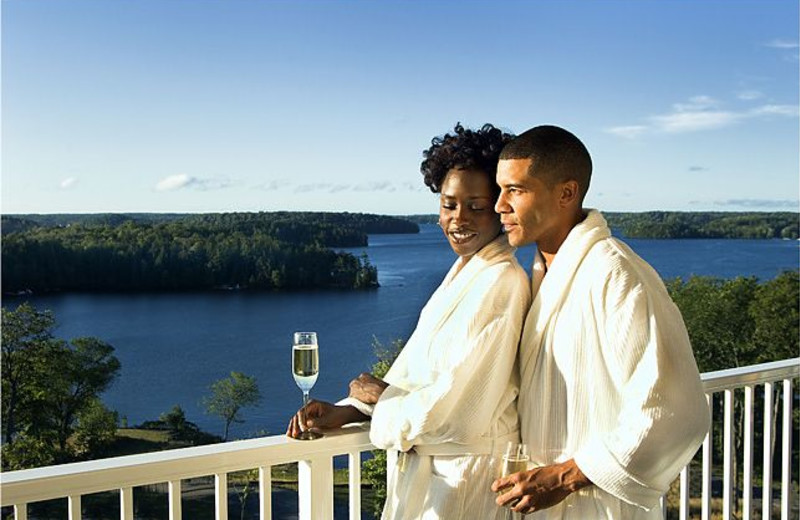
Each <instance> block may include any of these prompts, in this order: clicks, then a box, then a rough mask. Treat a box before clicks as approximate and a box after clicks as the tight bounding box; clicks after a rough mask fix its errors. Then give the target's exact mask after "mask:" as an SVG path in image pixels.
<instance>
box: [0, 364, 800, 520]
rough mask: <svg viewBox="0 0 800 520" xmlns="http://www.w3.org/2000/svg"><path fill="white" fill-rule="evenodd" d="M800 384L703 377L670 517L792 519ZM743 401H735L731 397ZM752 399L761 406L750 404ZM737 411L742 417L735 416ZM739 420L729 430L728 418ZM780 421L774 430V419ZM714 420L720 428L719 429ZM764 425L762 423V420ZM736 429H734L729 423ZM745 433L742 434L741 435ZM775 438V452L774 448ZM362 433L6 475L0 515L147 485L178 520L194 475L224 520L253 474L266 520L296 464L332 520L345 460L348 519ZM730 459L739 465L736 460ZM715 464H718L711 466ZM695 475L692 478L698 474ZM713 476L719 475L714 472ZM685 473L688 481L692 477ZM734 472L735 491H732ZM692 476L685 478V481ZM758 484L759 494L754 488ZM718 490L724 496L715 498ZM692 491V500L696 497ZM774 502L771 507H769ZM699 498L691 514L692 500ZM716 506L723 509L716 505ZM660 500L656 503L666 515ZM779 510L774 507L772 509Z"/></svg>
mask: <svg viewBox="0 0 800 520" xmlns="http://www.w3.org/2000/svg"><path fill="white" fill-rule="evenodd" d="M799 376H800V358H796V359H791V360H786V361H778V362H774V363H766V364H762V365H755V366H750V367H745V368H737V369H731V370H722V371H719V372H712V373H707V374H703V382H704V385H705V391H706V395H707V398H708V399H709V403H712V405H713V404H714V403H717V402H719V405H718V406H715V408H717V407H721V408H722V413H721V416H720V414H719V413H717V414H715V415H716V418H715V427H713V428H712V430H711V433H709V435H708V436H707V437H706V440H705V442H704V444H703V447H702V449H701V450H700V451H699V452H698V457H697V459H698V461H696V462H695V463H693V464H690V465H689V466H687V468H685V469H684V471H683V472H682V473H681V475H680V478H679V491H678V493H677V494H678V495H679V498H678V499H677V511H678V513H677V514H678V516H679V518H680V519H681V520H683V519H686V518H690V517H696V516H697V514H696V510H697V509H699V513H700V515H701V517H702V518H703V519H710V518H711V515H712V511H713V512H714V514H715V515H716V514H718V512H717V510H719V509H721V514H722V517H723V518H724V519H725V520H728V519H731V518H734V517H736V518H743V519H745V520H748V519H751V518H754V514H755V515H758V514H760V517H761V518H762V519H767V518H777V516H776V513H775V509H777V510H778V511H779V513H778V514H779V515H780V518H781V519H782V520H788V519H789V518H790V517H795V518H796V514H797V511H796V508H797V494H796V493H795V492H794V491H793V489H792V480H793V478H794V480H797V473H794V475H793V474H792V470H793V469H794V470H795V471H796V468H793V465H792V456H791V447H792V405H793V402H794V400H795V399H794V398H793V397H792V396H793V393H792V381H793V380H794V379H797V378H798V377H799ZM741 393H743V399H740V397H742V396H739V394H741ZM757 396H760V399H758V400H759V401H760V402H759V403H758V405H756V403H755V401H756V400H757ZM737 407H738V409H742V410H743V411H742V412H741V413H740V414H738V415H737V414H736V413H735V410H736V409H737ZM758 407H760V410H761V414H760V417H761V418H762V420H761V421H760V422H761V423H762V424H760V425H758V427H759V429H760V431H762V432H763V435H762V436H761V439H762V442H761V445H762V446H761V449H760V454H761V457H760V462H761V463H760V466H759V468H760V471H757V468H756V464H755V462H756V461H755V460H754V456H755V454H757V453H759V450H758V449H757V447H756V443H755V439H756V436H755V434H754V432H755V431H756V430H755V427H756V424H755V423H756V417H757V416H759V414H758V413H757V410H759V408H758ZM740 416H741V417H743V420H742V421H735V420H734V418H735V417H740ZM777 417H780V424H779V425H777V426H776V424H775V423H774V421H775V418H777ZM720 419H721V422H720ZM763 419H766V420H763ZM737 422H738V423H740V424H743V425H744V427H743V428H740V429H739V430H737V429H736V428H735V426H736V425H735V423H737ZM742 430H743V431H742ZM720 431H721V435H722V446H723V448H724V449H723V453H724V455H723V461H722V466H721V468H720V467H719V463H718V462H719V461H713V460H712V458H713V457H712V454H713V451H714V450H713V446H714V435H716V434H718V433H719V432H720ZM737 431H740V433H741V436H740V438H741V439H743V441H742V442H743V450H742V451H741V452H739V451H737V450H735V444H736V442H735V439H736V436H735V434H736V432H737ZM778 431H779V432H780V435H779V436H780V443H778V444H777V445H775V439H777V437H778V435H777V434H778ZM372 448H373V446H372V445H371V444H370V442H369V436H368V432H367V430H366V429H365V428H364V427H353V428H345V429H343V430H341V431H337V432H334V433H331V434H328V435H326V436H325V437H324V438H322V439H319V440H315V441H313V442H307V441H296V440H292V439H288V438H286V437H285V436H273V437H265V438H260V439H252V440H245V441H237V442H228V443H223V444H215V445H208V446H200V447H194V448H184V449H176V450H170V451H163V452H156V453H147V454H141V455H131V456H126V457H117V458H111V459H103V460H95V461H89V462H79V463H74V464H64V465H60V466H50V467H44V468H37V469H30V470H23V471H12V472H7V473H3V474H0V487H1V489H0V491H2V499H1V500H0V502H1V503H2V506H3V507H6V506H13V508H14V514H15V518H16V520H26V519H27V517H28V504H31V503H35V502H40V501H45V500H51V499H58V498H61V499H63V498H66V499H67V514H68V518H69V519H70V520H79V519H80V518H81V509H82V508H81V497H82V496H85V495H89V494H93V493H99V492H106V491H116V492H118V493H119V511H120V518H121V519H122V520H133V519H134V504H133V495H134V494H133V489H134V488H135V487H138V486H146V485H151V484H163V483H166V484H167V489H168V493H167V496H168V498H167V499H168V511H169V513H168V515H169V519H170V520H178V519H180V518H181V517H182V515H181V483H182V481H185V480H187V479H192V478H196V477H201V476H213V477H214V496H215V517H216V519H217V520H225V519H227V518H228V500H227V498H228V474H229V473H233V472H238V471H243V470H252V469H258V473H259V487H258V500H259V505H260V515H261V516H260V518H261V519H262V520H268V519H271V518H272V504H271V492H270V490H271V487H272V483H271V467H272V466H274V465H277V464H284V463H288V462H297V463H298V512H299V515H298V516H299V518H300V519H301V520H310V519H314V520H331V519H332V518H333V457H334V456H339V455H346V456H347V457H348V467H349V472H348V473H349V518H350V519H351V520H354V519H360V518H361V453H362V452H364V451H368V450H370V449H372ZM778 454H779V457H777V458H778V459H779V461H780V462H779V465H780V481H779V486H778V489H777V490H773V475H774V474H775V470H777V467H776V466H775V465H774V461H775V459H776V455H778ZM737 455H738V456H737ZM737 460H741V461H742V463H741V466H740V467H741V469H742V470H741V472H739V471H738V470H735V467H737V464H736V463H735V461H737ZM715 462H716V464H715ZM698 465H699V467H700V468H701V471H700V475H699V481H700V482H699V486H697V485H694V486H693V484H697V481H698V478H697V477H698V476H697V475H696V473H697V471H696V467H697V466H698ZM720 469H721V471H720ZM690 471H691V472H692V474H691V475H690ZM740 473H741V479H742V485H741V490H740V491H737V486H736V485H735V482H736V481H737V475H739V474H740ZM690 477H692V478H690ZM759 477H760V480H761V485H760V487H759V486H757V482H756V481H757V480H759ZM719 482H721V484H722V493H721V497H718V496H717V495H720V493H715V492H714V485H715V484H716V483H719ZM695 488H699V489H698V491H699V497H697V496H693V495H695V494H696V493H695V491H694V489H695ZM754 489H755V490H760V495H761V500H760V507H758V506H759V504H757V503H756V500H754V492H753V491H754ZM778 494H779V500H774V499H775V498H778V497H776V496H775V495H778ZM698 498H699V502H700V504H699V507H698V505H697V499H698ZM720 501H721V504H720ZM666 503H667V500H666V499H665V500H664V501H662V504H663V505H662V508H663V509H664V514H665V516H666V509H667V506H666ZM775 506H779V507H775ZM793 515H794V516H793Z"/></svg>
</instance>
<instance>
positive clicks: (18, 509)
mask: <svg viewBox="0 0 800 520" xmlns="http://www.w3.org/2000/svg"><path fill="white" fill-rule="evenodd" d="M14 520H28V504H14Z"/></svg>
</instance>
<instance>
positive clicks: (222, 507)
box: [214, 473, 228, 520]
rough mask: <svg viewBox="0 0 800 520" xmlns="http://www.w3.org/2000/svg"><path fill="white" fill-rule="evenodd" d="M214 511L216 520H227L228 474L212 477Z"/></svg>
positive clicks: (218, 474)
mask: <svg viewBox="0 0 800 520" xmlns="http://www.w3.org/2000/svg"><path fill="white" fill-rule="evenodd" d="M214 509H215V518H216V520H228V474H227V473H216V474H215V475H214Z"/></svg>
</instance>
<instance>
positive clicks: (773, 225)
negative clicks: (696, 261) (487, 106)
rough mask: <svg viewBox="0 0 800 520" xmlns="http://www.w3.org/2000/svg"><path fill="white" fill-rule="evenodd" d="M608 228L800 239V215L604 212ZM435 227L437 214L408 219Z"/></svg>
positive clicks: (658, 234)
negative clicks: (799, 227)
mask: <svg viewBox="0 0 800 520" xmlns="http://www.w3.org/2000/svg"><path fill="white" fill-rule="evenodd" d="M603 215H604V216H605V218H606V220H607V221H608V225H609V226H610V227H611V228H612V229H614V230H615V232H617V233H619V234H621V235H622V236H625V237H628V238H761V239H765V238H783V239H790V240H796V239H797V238H798V237H800V230H799V229H798V222H800V213H793V212H788V211H787V212H771V213H757V212H741V213H740V212H702V211H700V212H683V211H647V212H643V213H619V212H608V213H606V212H604V213H603ZM405 218H406V219H408V220H410V221H411V222H415V223H417V224H435V223H436V222H437V220H438V218H439V217H438V216H436V215H410V216H408V217H405Z"/></svg>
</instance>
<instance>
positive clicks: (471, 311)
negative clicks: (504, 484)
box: [370, 263, 530, 451]
mask: <svg viewBox="0 0 800 520" xmlns="http://www.w3.org/2000/svg"><path fill="white" fill-rule="evenodd" d="M479 277H480V279H479V280H478V281H477V282H476V283H475V284H474V285H473V286H472V288H471V289H470V291H469V294H468V295H466V296H465V297H464V298H463V299H462V300H461V301H459V302H458V304H457V305H458V306H457V308H456V309H455V311H454V312H453V313H452V314H451V315H450V318H449V320H450V325H451V327H442V329H441V330H440V333H438V334H437V335H436V336H435V337H434V338H433V341H432V342H431V347H430V348H431V350H432V351H433V350H436V351H438V352H440V353H441V352H446V353H447V354H446V358H445V359H446V360H447V364H446V366H444V367H440V370H438V371H434V372H432V373H431V376H430V378H429V383H428V384H425V385H421V386H419V387H416V388H414V389H412V390H405V389H403V388H401V386H400V385H397V386H396V385H392V384H391V381H389V382H390V386H389V387H388V388H387V389H386V390H385V391H384V392H383V395H381V398H380V399H379V401H378V403H377V404H376V405H375V409H374V411H373V414H372V427H371V430H370V439H371V440H372V443H373V444H375V445H376V446H378V447H379V448H383V449H396V450H400V451H408V450H409V449H410V448H412V447H413V446H414V445H423V444H441V443H446V442H453V443H461V444H469V443H471V442H474V441H476V440H478V439H479V438H480V436H481V435H482V434H483V433H485V432H487V431H488V430H489V427H490V424H491V421H492V419H493V418H494V415H495V414H496V413H497V412H498V410H497V409H498V405H499V402H500V400H501V398H502V397H503V395H504V393H506V392H507V391H508V388H509V385H510V384H512V381H513V380H512V377H515V374H514V372H515V371H514V363H515V359H516V353H517V346H518V344H519V337H520V332H521V327H522V321H523V318H524V315H525V313H526V312H527V309H528V305H529V304H530V291H529V288H528V282H527V277H526V276H525V274H524V271H522V269H520V268H518V267H516V268H515V267H513V266H512V265H510V264H509V263H504V264H499V265H496V266H492V267H491V268H489V269H486V270H485V271H484V272H482V273H481V274H480V275H479ZM453 320H457V321H453ZM444 331H447V332H444ZM454 331H459V332H458V333H453V332H454ZM401 355H402V354H401ZM405 361H406V362H408V363H411V362H420V363H425V362H426V360H425V359H422V358H421V359H414V360H410V359H406V360H405ZM515 386H516V385H515ZM515 392H516V389H515Z"/></svg>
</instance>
